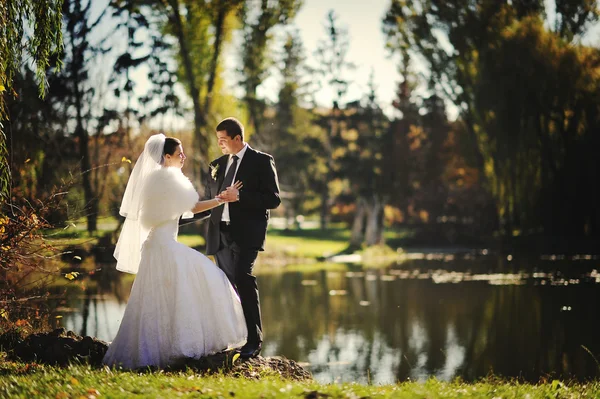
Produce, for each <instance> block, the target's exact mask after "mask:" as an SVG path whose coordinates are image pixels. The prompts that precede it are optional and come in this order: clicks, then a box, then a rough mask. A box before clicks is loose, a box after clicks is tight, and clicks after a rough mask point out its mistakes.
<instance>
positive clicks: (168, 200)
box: [140, 167, 199, 229]
mask: <svg viewBox="0 0 600 399" xmlns="http://www.w3.org/2000/svg"><path fill="white" fill-rule="evenodd" d="M142 190H143V193H142V206H141V213H140V221H141V222H142V226H144V228H146V229H150V228H152V227H155V226H158V225H160V224H162V223H164V222H167V221H170V220H173V219H176V218H178V217H179V216H181V215H182V214H183V215H184V218H190V217H193V214H192V213H191V212H190V211H191V209H192V208H193V207H194V205H196V203H197V202H198V198H199V197H198V193H197V192H196V190H195V189H194V186H193V185H192V183H191V182H190V180H189V179H188V178H187V177H186V176H185V175H184V174H183V172H182V171H181V169H179V168H176V167H167V168H160V169H159V170H157V171H155V172H152V174H150V176H148V178H147V180H146V182H145V183H144V187H143V189H142Z"/></svg>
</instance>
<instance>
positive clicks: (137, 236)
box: [114, 133, 166, 274]
mask: <svg viewBox="0 0 600 399" xmlns="http://www.w3.org/2000/svg"><path fill="white" fill-rule="evenodd" d="M165 139H166V136H165V135H164V134H162V133H161V134H155V135H153V136H151V137H150V138H149V139H148V141H146V144H145V145H144V151H143V152H142V154H141V155H140V157H139V158H138V160H137V162H136V163H135V166H134V167H133V171H132V172H131V176H129V181H128V182H127V187H126V188H125V194H124V195H123V201H122V202H121V208H120V210H119V214H120V215H121V216H124V217H125V218H126V219H125V223H124V224H123V229H122V230H121V234H120V235H119V240H118V241H117V246H116V248H115V252H114V257H115V259H116V260H117V270H120V271H122V272H126V273H133V274H135V273H137V272H138V269H139V267H140V257H141V249H142V244H143V243H144V241H145V240H146V238H147V237H148V233H149V231H148V230H147V229H145V228H144V227H143V226H142V224H141V223H140V219H139V217H140V208H141V200H142V198H141V194H142V191H143V190H142V188H143V186H144V183H145V181H146V178H147V177H148V176H149V175H150V174H151V173H152V172H154V171H155V170H158V169H160V168H161V165H162V162H163V150H164V147H165Z"/></svg>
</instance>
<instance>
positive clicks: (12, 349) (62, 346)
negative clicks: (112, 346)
mask: <svg viewBox="0 0 600 399" xmlns="http://www.w3.org/2000/svg"><path fill="white" fill-rule="evenodd" d="M9 334H14V333H11V332H9V333H5V334H3V335H2V336H0V345H1V343H2V342H12V344H10V345H3V348H4V350H5V351H6V352H7V353H8V355H9V357H11V358H13V359H15V360H21V361H24V362H37V363H45V364H53V365H59V366H66V365H68V364H70V363H72V362H82V363H89V364H91V365H93V366H100V365H101V363H102V358H103V357H104V354H105V353H106V350H107V349H108V344H107V343H106V342H104V341H101V340H99V339H96V338H93V337H81V336H78V335H77V334H75V333H74V332H73V331H66V330H65V329H64V328H58V329H56V330H54V331H51V332H47V333H37V334H31V335H29V336H28V337H27V338H25V339H20V340H15V339H14V338H12V335H9ZM17 335H18V334H17Z"/></svg>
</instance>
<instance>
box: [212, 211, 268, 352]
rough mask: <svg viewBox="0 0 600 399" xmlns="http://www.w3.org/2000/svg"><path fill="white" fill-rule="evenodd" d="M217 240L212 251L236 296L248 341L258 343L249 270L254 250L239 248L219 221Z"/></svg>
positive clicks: (259, 334) (259, 335) (257, 309)
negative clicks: (215, 249)
mask: <svg viewBox="0 0 600 399" xmlns="http://www.w3.org/2000/svg"><path fill="white" fill-rule="evenodd" d="M220 227H221V229H220V230H221V243H220V246H219V251H217V253H216V254H215V259H216V261H217V266H218V267H219V268H220V269H221V270H223V272H225V275H227V278H228V279H229V281H230V282H231V284H232V285H233V287H234V288H235V290H236V291H237V293H238V295H239V296H240V301H241V303H242V309H243V310H244V317H245V318H246V326H247V327H248V344H250V345H255V344H259V343H262V341H263V334H262V321H261V315H260V300H259V296H258V284H257V283H256V276H254V275H252V269H253V268H254V263H255V262H256V257H257V256H258V250H255V249H246V248H240V246H239V245H237V243H236V242H235V241H233V239H232V236H231V232H230V230H229V228H230V226H229V225H227V224H225V223H224V222H221V225H220Z"/></svg>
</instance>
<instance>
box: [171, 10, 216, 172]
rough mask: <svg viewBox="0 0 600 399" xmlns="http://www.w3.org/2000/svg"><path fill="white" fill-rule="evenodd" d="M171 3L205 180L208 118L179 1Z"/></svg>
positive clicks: (199, 158) (197, 152)
mask: <svg viewBox="0 0 600 399" xmlns="http://www.w3.org/2000/svg"><path fill="white" fill-rule="evenodd" d="M169 4H170V5H171V8H172V9H173V14H172V15H171V19H172V21H173V26H174V28H175V34H176V35H177V40H178V41H179V54H180V56H181V59H182V60H183V68H184V70H185V77H186V80H187V81H188V84H189V87H190V96H191V97H192V102H193V105H194V146H195V149H194V152H195V153H196V154H197V156H198V158H197V160H198V163H197V164H196V165H194V166H195V168H194V172H195V175H196V176H195V177H196V178H198V179H200V181H203V175H202V170H203V169H202V165H205V164H206V165H208V145H209V143H208V137H206V135H205V134H203V133H202V129H203V127H204V126H206V118H205V117H204V114H203V113H202V107H201V104H200V90H199V89H198V86H197V84H196V79H195V78H194V69H193V65H192V59H191V58H190V52H189V49H188V42H187V40H186V37H185V33H184V31H183V22H182V20H181V13H180V12H179V1H178V0H169Z"/></svg>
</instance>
